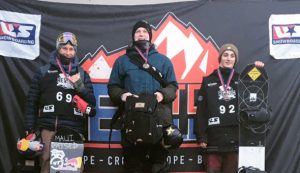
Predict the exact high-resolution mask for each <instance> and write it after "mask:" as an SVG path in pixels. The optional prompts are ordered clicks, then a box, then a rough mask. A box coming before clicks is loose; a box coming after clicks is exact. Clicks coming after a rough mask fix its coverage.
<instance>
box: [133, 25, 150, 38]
mask: <svg viewBox="0 0 300 173" xmlns="http://www.w3.org/2000/svg"><path fill="white" fill-rule="evenodd" d="M139 40H148V41H149V33H148V31H147V30H146V28H143V27H139V28H138V29H137V30H136V31H135V33H134V41H139Z"/></svg>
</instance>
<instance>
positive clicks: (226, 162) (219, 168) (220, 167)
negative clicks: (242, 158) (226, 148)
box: [204, 152, 238, 173]
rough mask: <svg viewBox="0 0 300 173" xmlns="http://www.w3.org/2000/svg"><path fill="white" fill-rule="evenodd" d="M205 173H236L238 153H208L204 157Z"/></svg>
mask: <svg viewBox="0 0 300 173" xmlns="http://www.w3.org/2000/svg"><path fill="white" fill-rule="evenodd" d="M204 162H205V165H206V171H207V173H236V172H237V169H238V153H237V152H224V153H210V154H205V155H204Z"/></svg>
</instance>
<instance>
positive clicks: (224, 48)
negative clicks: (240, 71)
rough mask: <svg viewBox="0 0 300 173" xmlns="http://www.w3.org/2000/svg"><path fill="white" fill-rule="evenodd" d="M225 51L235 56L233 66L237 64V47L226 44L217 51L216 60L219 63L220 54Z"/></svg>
mask: <svg viewBox="0 0 300 173" xmlns="http://www.w3.org/2000/svg"><path fill="white" fill-rule="evenodd" d="M226 50H231V51H233V52H234V54H235V62H234V65H235V64H236V63H237V62H238V60H239V51H238V49H237V47H236V46H235V45H234V44H232V43H227V44H223V45H222V47H221V48H220V50H219V57H218V60H219V62H221V57H222V54H223V53H224V52H225V51H226Z"/></svg>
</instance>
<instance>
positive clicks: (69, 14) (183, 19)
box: [0, 0, 300, 173]
mask: <svg viewBox="0 0 300 173" xmlns="http://www.w3.org/2000/svg"><path fill="white" fill-rule="evenodd" d="M299 6H300V2H296V1H294V2H293V1H284V2H275V1H273V2H269V1H259V2H244V1H234V2H233V1H232V2H223V1H197V2H181V3H170V4H160V5H140V6H101V5H73V4H63V3H47V2H36V1H30V0H22V1H6V0H2V1H0V10H3V11H10V12H18V13H24V14H33V15H41V31H40V40H39V41H40V56H39V57H38V58H36V59H35V60H32V61H30V60H25V59H16V58H12V57H6V56H1V57H0V62H1V63H0V74H1V75H0V81H1V84H0V85H1V88H0V91H1V92H0V97H1V100H2V101H1V105H0V108H1V112H0V115H1V116H0V118H1V121H0V123H1V125H0V137H1V144H0V148H1V156H0V157H1V158H0V159H1V172H17V163H18V160H19V155H18V153H17V152H16V147H15V146H16V140H17V138H18V137H19V136H21V135H22V134H23V133H24V125H23V123H24V116H23V114H24V106H25V101H26V94H27V92H28V89H29V85H30V82H31V78H32V76H33V74H34V72H35V71H36V70H37V69H38V67H39V66H41V65H43V64H45V63H47V61H48V56H49V53H50V52H51V51H52V50H54V49H55V40H56V37H57V35H58V34H60V33H62V32H64V31H70V32H73V33H75V34H76V35H77V37H78V41H79V47H78V54H79V56H80V57H82V60H81V66H82V67H83V68H84V70H85V71H87V72H88V73H89V74H90V76H91V79H92V82H93V86H94V92H95V97H96V99H97V115H96V117H94V118H90V119H88V123H87V124H88V126H87V137H88V142H87V143H86V144H85V154H84V164H85V171H86V172H113V173H115V172H122V164H123V157H122V153H121V146H120V144H119V143H120V134H119V132H118V131H113V135H112V144H111V149H109V148H108V135H109V124H110V120H111V117H112V115H113V114H114V112H115V110H116V107H115V106H114V105H113V104H112V103H111V101H110V99H109V97H108V94H107V88H106V83H107V81H108V78H109V75H110V71H111V68H112V65H113V63H114V61H115V60H116V58H118V57H119V56H120V55H122V54H123V53H124V52H125V49H126V47H127V45H129V44H130V43H131V29H132V27H133V25H134V24H135V22H136V21H138V20H141V19H145V20H147V21H148V22H149V23H150V24H151V27H152V32H153V39H152V40H153V42H154V43H155V44H156V46H157V49H158V51H159V52H161V53H163V54H166V55H167V56H168V57H169V58H170V60H171V61H172V63H173V65H174V68H175V73H176V77H177V80H178V83H179V90H178V92H177V98H176V100H175V101H174V103H173V110H172V111H173V121H174V123H175V124H177V125H178V126H179V127H180V128H181V130H182V132H183V134H184V143H183V145H182V146H181V147H180V148H179V149H176V150H173V151H171V153H170V156H169V157H168V162H169V163H170V165H171V171H172V172H201V171H202V170H203V169H202V167H203V163H202V153H201V152H200V150H199V148H198V145H197V144H196V143H195V136H194V133H193V126H194V121H193V120H194V118H195V110H196V109H195V107H194V96H195V93H196V92H197V90H198V89H199V87H200V86H201V81H202V77H203V76H205V75H208V74H209V73H211V72H212V70H214V69H215V68H217V66H218V62H217V55H218V49H219V46H221V45H222V44H224V43H227V42H231V43H234V44H236V45H237V46H238V48H239V52H240V56H239V62H238V65H237V70H238V71H239V70H240V69H241V68H243V67H244V66H245V65H246V64H248V63H253V62H254V61H255V60H262V61H263V62H264V63H265V64H266V70H267V72H268V73H269V80H270V91H269V95H270V97H269V103H270V106H271V108H272V109H273V112H272V117H271V124H272V129H271V130H270V132H269V133H268V136H267V137H268V138H267V146H266V170H267V171H268V172H279V173H281V172H282V173H285V172H297V171H298V170H300V165H299V163H298V162H299V159H300V152H299V147H298V144H299V141H300V135H299V132H298V131H299V130H298V126H299V123H298V122H300V117H299V116H298V115H299V113H300V110H299V108H298V105H299V99H300V92H299V89H298V88H299V84H300V78H299V77H298V74H299V65H300V62H299V59H291V60H275V59H274V58H272V57H271V56H270V55H269V37H268V36H269V33H268V32H269V30H268V20H269V17H270V15H271V14H293V13H297V12H299V10H298V7H299Z"/></svg>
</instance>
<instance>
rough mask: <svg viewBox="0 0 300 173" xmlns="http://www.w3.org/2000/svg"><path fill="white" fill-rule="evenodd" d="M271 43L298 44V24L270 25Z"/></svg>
mask: <svg viewBox="0 0 300 173" xmlns="http://www.w3.org/2000/svg"><path fill="white" fill-rule="evenodd" d="M272 44H274V45H276V44H300V24H281V25H272Z"/></svg>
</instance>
